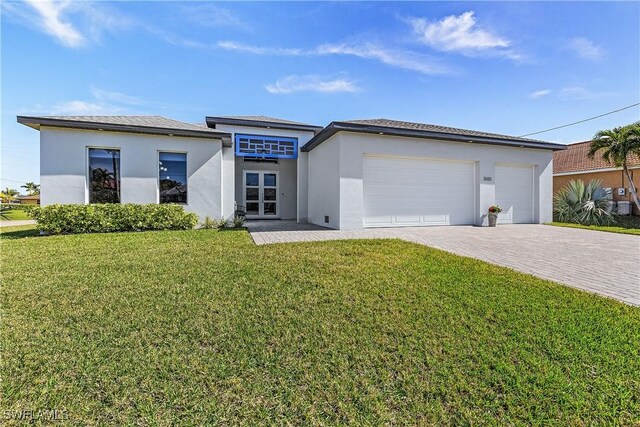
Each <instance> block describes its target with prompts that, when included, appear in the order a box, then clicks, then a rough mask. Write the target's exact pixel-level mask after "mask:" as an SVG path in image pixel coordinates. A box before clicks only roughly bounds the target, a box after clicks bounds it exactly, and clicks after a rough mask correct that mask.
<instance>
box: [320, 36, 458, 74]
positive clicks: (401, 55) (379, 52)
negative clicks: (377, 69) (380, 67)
mask: <svg viewBox="0 0 640 427" xmlns="http://www.w3.org/2000/svg"><path fill="white" fill-rule="evenodd" d="M315 52H316V53H317V54H318V55H351V56H356V57H358V58H364V59H372V60H376V61H379V62H381V63H383V64H386V65H390V66H392V67H397V68H403V69H405V70H411V71H417V72H419V73H422V74H445V73H448V72H450V70H449V69H448V68H447V67H446V66H444V65H443V64H442V63H441V62H440V61H438V60H436V59H435V58H432V57H430V56H426V55H422V54H419V53H416V52H412V51H407V50H402V49H389V48H385V47H382V46H379V45H376V44H374V43H364V44H344V43H343V44H325V45H322V46H320V47H318V48H317V49H316V50H315Z"/></svg>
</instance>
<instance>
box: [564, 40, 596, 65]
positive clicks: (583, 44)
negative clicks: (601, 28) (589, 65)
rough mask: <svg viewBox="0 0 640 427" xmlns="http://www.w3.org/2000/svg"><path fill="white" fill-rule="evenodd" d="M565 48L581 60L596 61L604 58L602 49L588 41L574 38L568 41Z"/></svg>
mask: <svg viewBox="0 0 640 427" xmlns="http://www.w3.org/2000/svg"><path fill="white" fill-rule="evenodd" d="M567 48H568V49H570V50H572V51H573V52H575V53H576V55H578V56H579V57H581V58H584V59H589V60H592V61H597V60H599V59H602V57H603V56H604V49H603V48H602V47H600V46H598V45H597V44H595V43H594V42H592V41H591V40H589V39H586V38H584V37H575V38H573V39H571V40H569V43H567Z"/></svg>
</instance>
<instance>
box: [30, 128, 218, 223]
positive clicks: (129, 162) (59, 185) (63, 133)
mask: <svg viewBox="0 0 640 427" xmlns="http://www.w3.org/2000/svg"><path fill="white" fill-rule="evenodd" d="M89 147H92V148H93V147H95V148H100V147H109V148H118V149H120V182H121V189H120V200H121V202H122V203H158V200H159V190H158V152H159V151H173V152H185V153H187V186H188V196H187V200H188V204H187V205H185V206H184V209H185V210H187V211H190V212H195V213H196V214H197V215H198V216H199V217H201V218H202V217H204V216H211V217H215V218H219V217H220V216H221V215H222V142H221V141H220V140H219V139H203V138H184V137H170V136H162V135H142V134H134V133H120V132H100V131H98V132H96V131H87V130H77V129H60V128H45V127H43V128H41V130H40V185H41V187H40V192H41V194H40V197H41V204H42V206H46V205H50V204H54V203H78V204H85V203H87V202H88V188H87V174H88V164H87V162H88V160H87V158H88V156H87V149H88V148H89Z"/></svg>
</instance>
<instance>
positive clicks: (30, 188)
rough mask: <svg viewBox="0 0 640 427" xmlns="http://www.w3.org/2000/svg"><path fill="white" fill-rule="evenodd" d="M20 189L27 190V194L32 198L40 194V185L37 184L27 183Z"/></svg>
mask: <svg viewBox="0 0 640 427" xmlns="http://www.w3.org/2000/svg"><path fill="white" fill-rule="evenodd" d="M20 188H24V189H26V190H27V193H28V194H29V195H30V196H35V195H36V194H40V185H39V184H36V183H35V182H27V183H25V184H24V185H21V186H20Z"/></svg>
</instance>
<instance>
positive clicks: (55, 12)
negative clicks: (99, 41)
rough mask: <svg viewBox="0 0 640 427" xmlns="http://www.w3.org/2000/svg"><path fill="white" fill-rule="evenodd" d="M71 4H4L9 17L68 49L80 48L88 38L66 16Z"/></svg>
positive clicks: (27, 1)
mask: <svg viewBox="0 0 640 427" xmlns="http://www.w3.org/2000/svg"><path fill="white" fill-rule="evenodd" d="M70 5H71V2H69V1H64V2H62V1H61V2H54V1H37V0H25V1H24V2H23V3H18V2H2V10H3V12H4V13H6V14H7V15H9V16H11V17H14V18H16V19H18V20H20V21H22V22H23V23H26V24H30V25H32V26H35V27H37V28H38V29H40V30H41V31H44V32H45V33H47V34H49V35H50V36H52V37H54V38H55V39H56V40H57V41H58V42H60V43H62V44H63V45H65V46H68V47H80V46H82V45H83V44H85V42H86V38H85V37H84V36H83V35H82V34H81V33H80V31H79V30H78V29H77V28H76V27H75V26H74V25H73V23H72V22H71V21H70V20H68V17H67V16H65V15H66V13H67V12H68V11H69V8H70Z"/></svg>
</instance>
